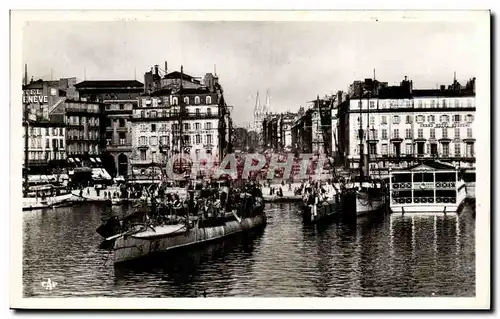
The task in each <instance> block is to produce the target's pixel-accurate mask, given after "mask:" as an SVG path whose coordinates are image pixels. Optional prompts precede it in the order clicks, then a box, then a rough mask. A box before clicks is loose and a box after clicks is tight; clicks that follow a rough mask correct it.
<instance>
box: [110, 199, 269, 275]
mask: <svg viewBox="0 0 500 319" xmlns="http://www.w3.org/2000/svg"><path fill="white" fill-rule="evenodd" d="M237 206H238V209H234V210H231V211H225V210H219V211H212V212H211V213H209V214H208V215H207V214H206V213H205V214H204V213H202V214H199V213H198V214H196V215H194V216H192V215H189V214H185V211H184V214H175V215H174V216H166V217H165V219H166V220H167V221H164V222H163V223H160V224H158V225H154V223H152V222H151V221H152V220H153V219H150V218H149V217H148V216H145V221H144V223H142V225H141V224H133V225H132V226H133V227H132V228H131V229H129V230H128V231H126V232H124V233H121V234H117V235H114V236H113V237H112V238H108V239H107V240H113V241H114V246H113V251H114V263H115V265H116V264H121V263H124V262H130V261H133V260H137V259H140V258H144V257H151V256H153V255H156V254H158V253H164V252H167V251H171V250H174V249H179V248H183V247H184V248H186V247H190V246H194V245H197V244H201V243H207V242H211V241H215V240H219V239H224V238H226V237H228V236H230V235H234V234H238V233H243V232H248V231H251V230H254V229H257V228H258V227H263V226H265V225H266V222H267V219H266V214H265V212H264V200H263V198H262V196H261V195H260V196H255V195H252V194H250V193H243V194H241V198H240V203H238V204H237ZM172 217H174V218H172Z"/></svg>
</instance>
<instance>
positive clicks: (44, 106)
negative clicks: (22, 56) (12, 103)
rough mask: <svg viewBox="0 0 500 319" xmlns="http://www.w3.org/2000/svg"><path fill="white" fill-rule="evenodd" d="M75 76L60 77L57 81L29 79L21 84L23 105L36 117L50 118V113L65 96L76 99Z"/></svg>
mask: <svg viewBox="0 0 500 319" xmlns="http://www.w3.org/2000/svg"><path fill="white" fill-rule="evenodd" d="M75 84H76V78H62V79H59V80H57V81H44V80H41V79H40V80H37V81H33V80H31V82H30V83H26V84H25V85H23V105H24V107H26V108H27V109H28V110H29V112H30V113H31V114H35V115H36V117H37V119H41V120H44V121H49V120H50V113H51V112H52V111H53V109H54V108H55V107H57V106H58V105H59V104H60V103H62V102H63V101H64V100H65V99H66V98H71V99H76V98H77V97H78V92H77V91H76V89H75Z"/></svg>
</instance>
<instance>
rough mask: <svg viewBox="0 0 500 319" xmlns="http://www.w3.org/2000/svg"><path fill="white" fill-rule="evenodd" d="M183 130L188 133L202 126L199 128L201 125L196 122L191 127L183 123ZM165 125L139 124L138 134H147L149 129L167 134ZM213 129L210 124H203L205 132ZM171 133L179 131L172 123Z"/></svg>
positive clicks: (176, 125) (189, 124)
mask: <svg viewBox="0 0 500 319" xmlns="http://www.w3.org/2000/svg"><path fill="white" fill-rule="evenodd" d="M183 124H184V125H183V129H184V131H190V130H191V129H193V130H196V131H198V130H201V129H202V126H201V123H199V122H196V123H194V125H191V123H183ZM167 127H168V126H167V124H160V125H157V124H150V125H148V124H141V125H140V126H139V131H140V132H147V131H148V129H150V131H151V132H157V131H158V132H167V131H168V129H167ZM212 128H213V127H212V122H205V126H204V129H205V130H211V129H212ZM172 131H174V132H175V131H179V123H174V124H172Z"/></svg>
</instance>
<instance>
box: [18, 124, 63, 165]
mask: <svg viewBox="0 0 500 319" xmlns="http://www.w3.org/2000/svg"><path fill="white" fill-rule="evenodd" d="M29 118H30V119H29V120H28V121H23V126H25V125H26V124H27V125H28V128H27V131H28V138H27V141H26V140H25V137H26V135H25V131H26V127H24V129H23V133H22V144H21V145H23V147H24V146H25V145H26V144H27V149H26V150H24V152H23V168H24V163H25V155H26V154H27V156H28V172H29V173H30V174H40V173H50V172H49V170H50V168H52V167H56V166H59V164H60V162H61V161H64V160H65V159H66V148H65V147H66V141H65V135H66V127H65V124H64V123H61V122H51V121H47V120H44V119H36V117H34V116H30V117H29ZM26 142H27V143H26ZM53 164H54V165H53Z"/></svg>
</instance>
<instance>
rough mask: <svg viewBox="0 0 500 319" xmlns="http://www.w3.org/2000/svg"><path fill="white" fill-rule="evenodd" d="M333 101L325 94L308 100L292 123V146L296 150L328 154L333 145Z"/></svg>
mask: <svg viewBox="0 0 500 319" xmlns="http://www.w3.org/2000/svg"><path fill="white" fill-rule="evenodd" d="M332 102H333V97H331V96H325V97H324V98H321V99H320V98H319V97H318V98H317V99H316V100H314V101H310V102H308V105H307V106H306V109H304V111H303V112H299V115H298V117H297V119H296V120H295V122H294V123H293V125H292V129H291V130H292V132H291V136H292V148H293V149H294V151H296V152H302V153H313V154H326V153H328V152H330V150H331V145H332V115H331V114H332Z"/></svg>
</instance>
